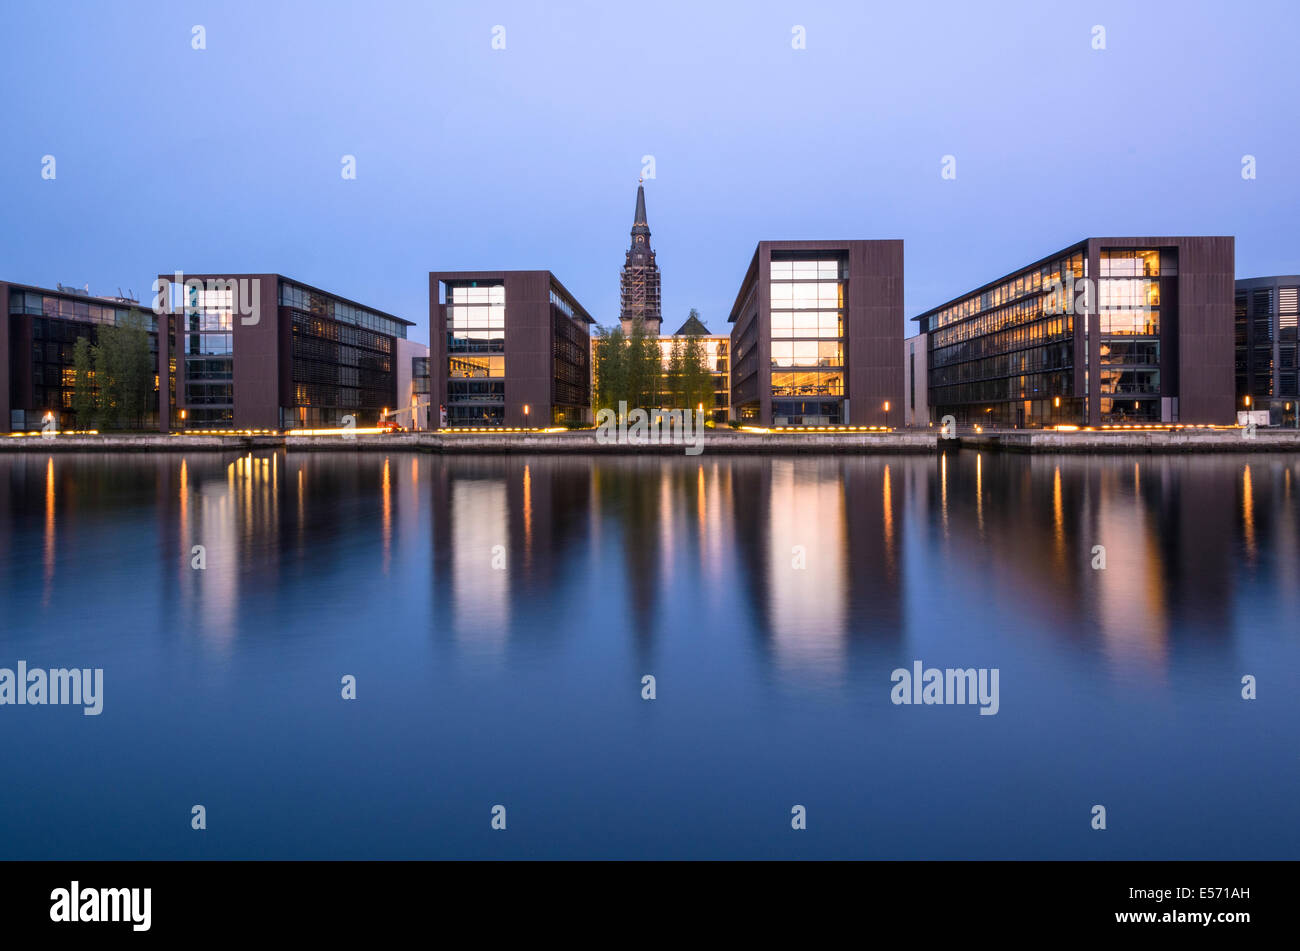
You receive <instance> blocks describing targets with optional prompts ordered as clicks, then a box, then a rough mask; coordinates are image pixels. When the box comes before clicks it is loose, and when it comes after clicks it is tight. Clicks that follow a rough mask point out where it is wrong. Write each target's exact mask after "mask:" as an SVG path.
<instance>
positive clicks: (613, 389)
mask: <svg viewBox="0 0 1300 951" xmlns="http://www.w3.org/2000/svg"><path fill="white" fill-rule="evenodd" d="M593 349H594V350H595V356H594V360H595V371H596V386H595V392H594V394H593V400H594V403H595V407H594V408H595V410H596V411H597V412H599V411H600V410H602V409H612V410H614V411H615V412H617V411H618V402H619V400H626V399H627V337H625V336H624V335H623V328H622V327H621V326H618V327H615V328H614V329H613V330H605V329H604V328H601V330H600V332H599V334H598V338H597V340H596V342H595V347H594V348H593Z"/></svg>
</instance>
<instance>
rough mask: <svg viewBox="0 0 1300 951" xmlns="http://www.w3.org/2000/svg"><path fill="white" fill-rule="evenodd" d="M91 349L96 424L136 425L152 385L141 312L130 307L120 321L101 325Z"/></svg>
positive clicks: (115, 427) (139, 424)
mask: <svg viewBox="0 0 1300 951" xmlns="http://www.w3.org/2000/svg"><path fill="white" fill-rule="evenodd" d="M92 351H93V360H94V366H95V383H96V384H97V386H98V389H99V425H100V426H101V427H102V428H104V429H117V428H119V427H132V426H133V427H136V428H139V427H140V426H141V425H142V423H143V418H144V411H145V407H146V406H147V405H148V400H149V393H150V392H151V391H152V389H153V366H152V363H153V361H152V359H151V357H150V353H149V333H148V331H147V330H146V329H145V320H144V316H143V315H142V314H141V313H140V312H139V311H138V310H135V309H134V308H133V309H132V310H131V312H130V313H129V314H127V316H126V319H125V320H124V321H123V322H122V323H121V324H119V325H116V326H107V325H106V326H102V327H100V328H99V332H98V342H97V343H96V345H95V346H94V347H93V348H92ZM74 357H75V354H74Z"/></svg>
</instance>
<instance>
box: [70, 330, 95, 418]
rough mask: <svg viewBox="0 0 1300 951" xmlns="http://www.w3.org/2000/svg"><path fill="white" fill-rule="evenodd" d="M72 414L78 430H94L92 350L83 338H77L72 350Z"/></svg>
mask: <svg viewBox="0 0 1300 951" xmlns="http://www.w3.org/2000/svg"><path fill="white" fill-rule="evenodd" d="M72 366H73V380H72V412H73V413H75V414H76V417H77V422H76V426H77V428H78V429H94V428H95V369H94V348H93V347H91V345H90V341H89V340H87V339H86V338H85V337H78V338H77V344H76V346H75V347H73V349H72Z"/></svg>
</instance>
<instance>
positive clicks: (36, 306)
mask: <svg viewBox="0 0 1300 951" xmlns="http://www.w3.org/2000/svg"><path fill="white" fill-rule="evenodd" d="M0 315H4V317H5V320H6V324H7V326H6V328H5V329H4V331H3V332H0V374H2V375H3V379H0V426H4V427H6V428H7V430H8V431H11V432H28V431H33V430H39V429H41V428H43V426H44V425H45V423H46V420H47V419H48V420H49V421H50V422H52V423H53V425H54V426H55V428H56V429H57V430H58V431H60V432H62V431H64V430H68V429H88V428H92V427H97V426H100V425H101V424H102V423H103V415H104V414H101V413H100V412H99V411H96V412H95V418H94V419H89V420H87V419H80V420H79V419H77V413H76V409H75V406H74V395H75V388H76V367H75V364H74V353H75V350H76V346H77V340H78V339H80V338H85V339H86V340H87V342H88V343H89V344H91V345H96V344H98V343H100V342H101V338H100V331H101V330H102V329H103V328H105V327H128V326H138V327H139V328H140V329H142V330H143V331H144V333H145V335H146V339H147V345H148V348H149V363H148V366H147V367H146V366H141V367H139V368H137V369H138V372H137V373H136V376H138V377H140V378H141V379H140V380H139V381H138V386H134V387H132V389H134V390H136V391H137V392H136V393H135V395H134V396H133V397H129V398H125V399H124V400H123V402H124V403H125V404H126V405H124V406H123V407H121V408H120V409H119V411H116V412H114V414H113V415H114V418H113V420H112V424H113V425H114V426H115V427H119V428H124V429H137V428H144V429H152V428H155V427H156V426H157V424H158V392H159V388H158V377H157V375H156V373H155V370H156V368H157V365H158V357H157V354H158V324H157V318H156V317H155V315H154V314H153V312H152V311H151V310H150V307H149V304H148V303H146V304H141V303H140V302H139V301H136V300H132V299H130V298H127V297H96V296H92V295H91V294H90V292H89V291H88V290H84V289H83V290H79V289H76V288H69V287H63V286H62V285H60V286H59V287H58V288H57V289H55V290H49V289H47V288H41V287H35V286H32V285H29V284H14V283H7V282H0ZM141 363H143V361H141ZM88 377H89V381H88V382H89V384H90V390H91V392H92V393H93V395H94V397H95V399H96V401H97V400H98V398H99V397H100V395H101V393H100V387H99V386H98V384H97V383H96V382H95V380H94V371H93V369H92V370H91V372H90V373H89V374H88ZM128 417H131V418H128Z"/></svg>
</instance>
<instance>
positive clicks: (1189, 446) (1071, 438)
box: [953, 429, 1300, 454]
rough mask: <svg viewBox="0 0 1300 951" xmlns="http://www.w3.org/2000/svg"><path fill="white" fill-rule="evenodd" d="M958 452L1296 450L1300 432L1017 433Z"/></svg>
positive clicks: (967, 437) (979, 440)
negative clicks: (967, 450)
mask: <svg viewBox="0 0 1300 951" xmlns="http://www.w3.org/2000/svg"><path fill="white" fill-rule="evenodd" d="M953 442H955V443H956V444H957V446H958V447H959V448H962V449H989V450H995V451H1002V452H1032V453H1059V452H1081V453H1095V454H1103V453H1147V452H1163V453H1183V452H1209V453H1219V452H1300V431H1297V430H1294V429H1257V430H1255V433H1254V435H1247V434H1246V433H1245V431H1244V430H1240V429H1178V430H1172V431H1164V430H1152V431H1132V430H1106V431H1098V432H1064V433H1062V432H1055V431H1052V430H1047V431H1043V430H1027V429H1022V430H1015V431H1011V432H990V433H966V434H962V435H959V436H958V437H957V438H956V439H955V440H953Z"/></svg>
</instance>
